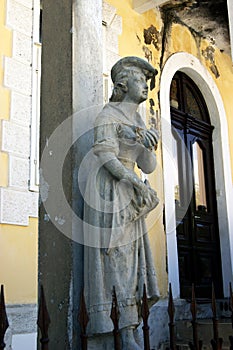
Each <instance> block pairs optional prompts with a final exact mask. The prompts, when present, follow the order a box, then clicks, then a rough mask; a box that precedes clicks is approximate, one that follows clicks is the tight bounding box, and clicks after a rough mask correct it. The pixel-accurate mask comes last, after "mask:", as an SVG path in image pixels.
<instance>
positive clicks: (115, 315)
mask: <svg viewBox="0 0 233 350" xmlns="http://www.w3.org/2000/svg"><path fill="white" fill-rule="evenodd" d="M110 317H111V319H112V322H113V326H114V329H113V336H114V349H115V350H121V338H120V331H119V318H120V312H119V307H118V302H117V296H116V289H115V286H113V291H112V309H111V315H110Z"/></svg>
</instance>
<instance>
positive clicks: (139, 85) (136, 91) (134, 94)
mask: <svg viewBox="0 0 233 350" xmlns="http://www.w3.org/2000/svg"><path fill="white" fill-rule="evenodd" d="M127 95H128V96H127V97H128V98H127V99H128V100H130V102H133V103H141V102H143V101H145V100H146V99H147V97H148V86H147V83H146V77H145V75H144V74H143V73H136V74H134V75H133V76H131V77H129V79H128V92H127Z"/></svg>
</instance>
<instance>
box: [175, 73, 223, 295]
mask: <svg viewBox="0 0 233 350" xmlns="http://www.w3.org/2000/svg"><path fill="white" fill-rule="evenodd" d="M170 106H171V124H172V144H173V148H172V149H173V154H174V161H175V162H176V167H175V169H176V170H177V172H176V174H174V177H175V186H174V194H175V211H176V225H177V229H176V232H177V249H178V265H179V277H180V296H181V297H183V298H188V297H190V295H191V285H192V283H194V284H195V288H196V295H197V297H199V298H208V297H211V285H212V282H213V283H214V286H215V292H216V295H217V297H222V270H221V253H220V242H219V230H218V213H217V201H216V187H215V173H214V160H213V148H212V132H213V129H214V127H213V126H212V125H211V122H210V117H209V113H208V109H207V106H206V104H205V100H204V98H203V97H202V94H201V92H200V90H199V89H198V87H197V86H196V84H195V83H194V82H193V81H192V80H191V79H190V78H189V77H188V76H187V75H186V74H184V73H182V72H177V73H176V74H175V76H174V77H173V79H172V82H171V89H170Z"/></svg>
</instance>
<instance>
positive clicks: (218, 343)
mask: <svg viewBox="0 0 233 350" xmlns="http://www.w3.org/2000/svg"><path fill="white" fill-rule="evenodd" d="M211 306H212V312H213V317H212V321H213V334H214V338H213V339H212V340H211V345H212V348H213V350H221V349H222V338H219V334H218V317H217V307H216V298H215V291H214V284H213V283H212V302H211Z"/></svg>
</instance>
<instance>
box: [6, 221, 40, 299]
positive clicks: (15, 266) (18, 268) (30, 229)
mask: <svg viewBox="0 0 233 350" xmlns="http://www.w3.org/2000/svg"><path fill="white" fill-rule="evenodd" d="M37 226H38V220H37V219H34V218H33V219H32V218H31V219H30V222H29V226H27V227H25V226H16V225H0V247H1V249H0V283H1V284H4V286H5V296H6V302H7V303H10V304H20V303H35V302H36V300H37V276H38V272H37V265H38V262H37V256H38V234H37Z"/></svg>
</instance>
